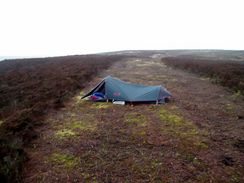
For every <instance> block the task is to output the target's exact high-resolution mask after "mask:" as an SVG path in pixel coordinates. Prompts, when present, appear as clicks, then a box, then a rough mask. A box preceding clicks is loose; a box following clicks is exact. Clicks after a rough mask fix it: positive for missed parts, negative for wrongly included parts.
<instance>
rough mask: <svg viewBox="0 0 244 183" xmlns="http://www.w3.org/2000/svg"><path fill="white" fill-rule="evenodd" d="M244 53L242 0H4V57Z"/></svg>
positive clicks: (0, 17)
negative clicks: (148, 52) (156, 51)
mask: <svg viewBox="0 0 244 183" xmlns="http://www.w3.org/2000/svg"><path fill="white" fill-rule="evenodd" d="M130 49H242V50H243V49H244V1H243V0H0V56H1V55H2V56H55V55H72V54H85V53H96V52H105V51H115V50H130Z"/></svg>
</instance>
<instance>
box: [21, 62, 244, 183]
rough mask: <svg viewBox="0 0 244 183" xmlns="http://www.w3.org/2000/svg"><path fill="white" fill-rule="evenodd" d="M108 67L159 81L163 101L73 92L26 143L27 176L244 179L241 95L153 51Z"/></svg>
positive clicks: (148, 81)
mask: <svg viewBox="0 0 244 183" xmlns="http://www.w3.org/2000/svg"><path fill="white" fill-rule="evenodd" d="M106 75H112V76H115V77H118V78H120V79H122V80H126V81H130V82H135V83H141V84H147V85H159V84H161V85H164V86H165V87H166V88H167V89H168V90H169V91H171V93H172V94H173V96H174V99H173V100H172V101H171V102H170V103H168V104H166V105H137V106H130V105H126V106H116V105H112V104H110V103H91V102H88V101H81V100H80V99H79V98H80V97H79V96H76V97H74V98H73V99H72V100H71V101H70V102H69V103H67V104H66V107H65V108H63V109H62V110H60V111H58V112H52V113H50V114H49V116H48V117H47V120H46V121H45V125H43V126H42V127H40V129H39V131H40V134H41V135H40V138H38V139H37V140H36V141H35V142H34V143H33V144H31V145H30V147H28V148H27V149H26V150H27V152H28V155H29V157H30V161H28V163H27V164H26V165H25V167H24V182H243V181H244V176H243V175H244V156H243V153H244V152H243V151H244V149H243V143H244V142H243V140H244V135H243V134H244V120H243V119H239V118H242V116H243V115H244V111H243V109H244V102H243V100H240V99H239V98H238V97H237V96H235V95H232V94H231V93H229V92H228V91H226V90H225V89H223V88H222V87H220V86H216V85H213V84H211V83H210V82H209V81H208V80H207V79H205V78H199V77H197V76H195V75H192V74H189V73H186V72H183V71H180V70H175V69H170V68H168V67H166V66H165V65H164V64H163V63H162V62H160V61H159V60H156V59H151V60H150V59H143V60H142V59H135V60H128V61H124V62H118V63H116V64H114V65H113V66H112V67H111V68H110V69H109V70H107V71H106V72H104V73H102V74H101V75H100V77H98V78H95V79H94V80H93V81H92V82H91V83H90V85H89V86H88V87H87V88H86V90H89V89H90V88H92V87H93V86H94V85H95V84H96V83H97V82H99V81H100V80H101V79H102V78H103V77H105V76H106Z"/></svg>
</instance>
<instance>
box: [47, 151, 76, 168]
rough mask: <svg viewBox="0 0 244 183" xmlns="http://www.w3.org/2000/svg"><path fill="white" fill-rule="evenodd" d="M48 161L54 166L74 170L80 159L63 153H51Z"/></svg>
mask: <svg viewBox="0 0 244 183" xmlns="http://www.w3.org/2000/svg"><path fill="white" fill-rule="evenodd" d="M49 160H50V161H51V162H53V163H55V164H58V165H62V166H65V167H66V168H74V167H75V166H77V165H78V164H79V162H80V159H79V158H77V157H75V156H73V155H71V154H63V153H53V154H52V155H51V156H50V157H49Z"/></svg>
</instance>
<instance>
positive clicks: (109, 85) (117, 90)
mask: <svg viewBox="0 0 244 183" xmlns="http://www.w3.org/2000/svg"><path fill="white" fill-rule="evenodd" d="M98 92H99V93H102V94H103V95H104V98H103V99H104V100H105V101H106V100H109V101H125V102H133V103H134V102H140V103H164V102H165V101H166V100H167V99H169V98H170V97H171V94H170V92H168V91H167V90H166V89H165V88H164V87H162V86H145V85H140V84H132V83H128V82H125V81H121V80H119V79H117V78H114V77H111V76H107V77H106V78H104V79H103V80H102V81H101V82H100V83H99V84H98V85H97V86H96V87H95V88H93V89H92V90H91V91H90V92H88V93H87V94H86V95H85V96H83V97H82V99H83V98H85V97H88V96H92V95H93V94H94V93H98Z"/></svg>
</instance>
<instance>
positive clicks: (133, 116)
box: [124, 113, 148, 127]
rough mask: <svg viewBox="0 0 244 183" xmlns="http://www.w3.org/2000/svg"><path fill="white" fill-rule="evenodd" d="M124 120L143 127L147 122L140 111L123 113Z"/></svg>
mask: <svg viewBox="0 0 244 183" xmlns="http://www.w3.org/2000/svg"><path fill="white" fill-rule="evenodd" d="M124 121H125V123H127V124H129V125H137V126H140V127H145V126H147V123H148V120H147V118H146V116H144V115H143V114H140V113H129V114H127V115H125V117H124Z"/></svg>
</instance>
